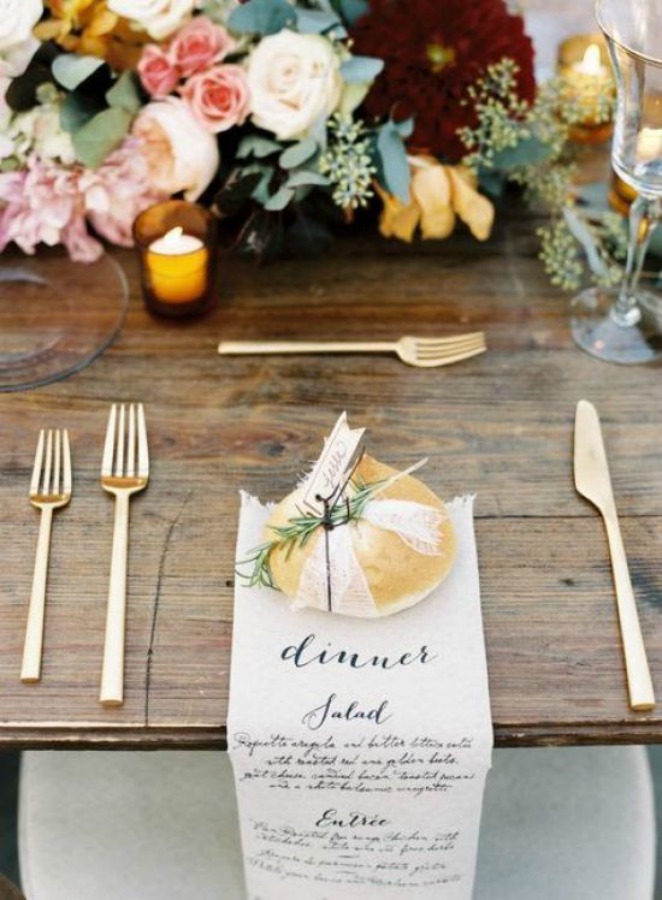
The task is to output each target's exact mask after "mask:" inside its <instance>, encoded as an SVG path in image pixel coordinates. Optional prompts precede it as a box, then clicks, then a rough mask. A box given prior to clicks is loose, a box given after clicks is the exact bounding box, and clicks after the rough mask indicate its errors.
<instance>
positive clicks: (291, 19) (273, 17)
mask: <svg viewBox="0 0 662 900" xmlns="http://www.w3.org/2000/svg"><path fill="white" fill-rule="evenodd" d="M296 20H297V14H296V10H295V9H294V7H293V6H291V4H289V3H288V2H287V0H248V3H242V4H241V6H237V7H236V8H235V9H233V10H232V12H231V13H230V17H229V19H228V28H229V29H230V31H234V32H236V33H237V34H276V33H277V32H278V31H282V29H283V28H287V27H288V26H290V25H294V24H295V23H296Z"/></svg>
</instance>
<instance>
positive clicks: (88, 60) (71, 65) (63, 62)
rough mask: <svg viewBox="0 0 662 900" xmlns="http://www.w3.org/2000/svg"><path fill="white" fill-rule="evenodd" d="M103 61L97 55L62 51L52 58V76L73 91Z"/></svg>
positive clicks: (102, 63)
mask: <svg viewBox="0 0 662 900" xmlns="http://www.w3.org/2000/svg"><path fill="white" fill-rule="evenodd" d="M103 65H104V61H103V60H102V59H99V58H98V57H97V56H78V55H77V54H76V53H62V54H61V55H60V56H57V57H56V58H55V59H54V60H53V67H52V71H53V77H54V78H55V80H56V81H57V82H58V84H61V85H62V87H63V88H66V90H68V91H75V90H76V88H77V87H78V85H79V84H82V83H83V82H84V81H86V80H87V79H88V78H89V77H90V75H93V74H94V72H96V70H97V69H99V68H100V67H101V66H103Z"/></svg>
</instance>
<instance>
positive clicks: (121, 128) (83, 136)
mask: <svg viewBox="0 0 662 900" xmlns="http://www.w3.org/2000/svg"><path fill="white" fill-rule="evenodd" d="M131 119H132V115H131V113H130V112H128V110H126V109H122V108H121V107H118V106H112V107H109V108H108V109H104V110H103V111H102V112H100V113H97V115H96V116H94V118H92V119H90V120H89V121H88V122H86V123H85V125H83V126H82V128H79V129H78V131H75V132H74V133H73V135H72V141H73V145H74V150H75V151H76V159H77V160H78V162H80V163H82V164H83V165H84V166H88V167H89V168H91V169H96V168H97V167H98V166H100V165H101V163H102V162H103V161H104V159H105V158H106V157H107V156H108V154H109V153H112V151H113V150H115V148H116V147H118V146H119V145H120V144H121V143H122V141H123V139H124V137H125V136H126V134H127V132H128V130H129V127H130V125H131Z"/></svg>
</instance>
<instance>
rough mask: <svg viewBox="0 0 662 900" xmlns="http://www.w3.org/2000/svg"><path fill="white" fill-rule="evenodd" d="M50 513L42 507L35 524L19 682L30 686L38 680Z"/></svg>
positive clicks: (44, 609)
mask: <svg viewBox="0 0 662 900" xmlns="http://www.w3.org/2000/svg"><path fill="white" fill-rule="evenodd" d="M52 522H53V510H52V508H51V507H50V506H44V507H43V509H42V510H41V517H40V520H39V538H38V539H37V555H36V557H35V563H34V575H33V577H32V591H31V593H30V606H29V608H28V624H27V627H26V630H25V644H24V647H23V664H22V666H21V681H23V682H25V684H34V683H35V682H36V681H39V678H40V677H41V649H42V644H43V640H44V615H45V611H46V579H47V576H48V551H49V548H50V544H51V524H52Z"/></svg>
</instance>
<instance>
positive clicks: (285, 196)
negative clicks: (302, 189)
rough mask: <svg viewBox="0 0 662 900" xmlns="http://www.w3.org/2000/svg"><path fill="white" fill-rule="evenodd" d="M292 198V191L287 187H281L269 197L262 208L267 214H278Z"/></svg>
mask: <svg viewBox="0 0 662 900" xmlns="http://www.w3.org/2000/svg"><path fill="white" fill-rule="evenodd" d="M293 198H294V191H293V190H292V189H291V188H289V187H282V188H280V190H278V191H276V193H275V194H272V195H271V197H269V199H268V200H267V202H266V203H265V204H264V208H265V209H268V210H269V212H280V210H282V209H285V207H286V206H287V205H288V203H290V201H291V200H292V199H293Z"/></svg>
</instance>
